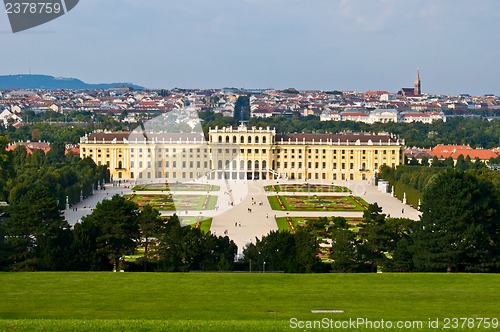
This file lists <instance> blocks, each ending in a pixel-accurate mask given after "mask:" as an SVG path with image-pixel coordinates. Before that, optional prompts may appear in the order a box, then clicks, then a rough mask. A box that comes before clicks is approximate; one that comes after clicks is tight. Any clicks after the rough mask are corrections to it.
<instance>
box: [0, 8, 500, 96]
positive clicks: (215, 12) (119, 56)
mask: <svg viewBox="0 0 500 332" xmlns="http://www.w3.org/2000/svg"><path fill="white" fill-rule="evenodd" d="M0 17H1V18H0V32H1V34H2V40H3V42H4V48H5V49H8V50H10V51H8V52H2V54H0V61H1V63H2V65H1V66H0V68H1V69H0V73H1V74H3V75H13V74H22V73H29V72H30V71H31V72H32V73H33V74H47V75H53V76H61V77H76V78H79V79H81V80H83V81H85V82H87V83H101V82H111V81H129V82H132V83H134V84H138V85H142V86H145V87H147V88H167V89H171V88H175V87H179V88H222V87H238V88H275V89H285V88H288V87H293V88H297V89H300V90H355V91H367V90H385V91H389V92H397V91H399V89H400V88H402V87H409V86H412V85H413V84H412V83H413V80H414V78H415V70H416V69H417V68H418V69H419V71H420V77H421V81H422V87H421V89H422V92H423V93H430V94H450V95H458V94H461V93H468V94H471V95H483V94H496V95H499V94H500V67H499V66H498V63H499V60H500V46H498V45H497V43H494V41H493V40H492V39H491V32H492V31H496V30H498V25H499V23H498V22H500V21H499V20H498V18H500V3H497V2H494V1H486V0H485V1H471V0H461V1H451V0H443V1H440V2H438V3H435V2H431V1H428V0H420V1H418V0H417V1H389V0H378V1H345V0H341V1H326V0H325V1H324V0H320V1H317V2H315V3H314V4H311V3H310V2H306V1H299V0H297V1H292V2H290V1H283V0H273V1H267V2H265V1H263V0H246V1H238V2H234V1H233V2H229V1H208V0H207V1H202V0H192V1H189V2H187V3H184V2H183V3H164V2H161V1H158V0H151V1H149V2H147V3H140V2H135V1H130V0H122V1H112V2H102V1H97V0H87V1H85V2H80V3H79V5H78V6H77V7H76V8H75V9H74V10H73V11H71V12H70V13H67V14H66V15H64V16H63V17H61V18H59V19H58V20H54V21H52V22H50V23H47V24H45V25H43V26H40V27H37V28H34V29H32V30H28V31H26V32H20V33H17V34H12V33H11V32H10V31H9V25H8V19H7V16H6V15H5V14H3V15H0Z"/></svg>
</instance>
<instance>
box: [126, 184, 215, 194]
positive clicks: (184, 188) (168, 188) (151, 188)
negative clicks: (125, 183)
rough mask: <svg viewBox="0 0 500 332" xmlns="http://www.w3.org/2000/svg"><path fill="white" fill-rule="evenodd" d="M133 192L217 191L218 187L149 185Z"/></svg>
mask: <svg viewBox="0 0 500 332" xmlns="http://www.w3.org/2000/svg"><path fill="white" fill-rule="evenodd" d="M132 190H134V191H207V192H209V191H219V190H220V186H216V185H212V184H202V183H183V182H174V183H149V184H140V185H136V186H135V187H133V188H132Z"/></svg>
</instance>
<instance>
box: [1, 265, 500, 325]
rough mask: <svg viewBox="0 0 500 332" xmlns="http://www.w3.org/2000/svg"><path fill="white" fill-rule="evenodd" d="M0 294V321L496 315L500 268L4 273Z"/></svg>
mask: <svg viewBox="0 0 500 332" xmlns="http://www.w3.org/2000/svg"><path fill="white" fill-rule="evenodd" d="M0 298H1V299H2V301H0V330H2V331H4V330H7V331H32V330H42V329H44V330H50V331H53V330H71V331H88V330H100V331H138V330H140V331H149V330H154V331H163V330H174V331H192V330H199V331H243V330H247V331H286V330H289V329H290V319H292V318H296V319H297V320H300V321H304V320H322V319H323V318H327V319H333V320H334V321H345V320H349V319H357V318H366V319H368V320H370V321H380V320H382V319H383V320H384V321H394V322H395V321H406V320H411V321H417V320H418V321H422V322H423V323H424V324H427V323H428V320H429V319H433V320H434V319H437V318H439V319H441V322H443V319H444V318H460V317H470V318H490V319H491V318H496V319H498V318H500V305H499V304H500V303H499V299H500V275H494V274H385V273H383V274H303V275H298V274H262V273H260V274H248V273H228V274H225V273H213V274H210V273H177V274H169V273H111V272H109V273H107V272H102V273H73V272H66V273H2V274H0ZM321 309H322V310H342V311H343V312H342V313H336V314H332V313H321V314H315V313H312V312H311V310H321ZM117 320H118V321H117ZM424 327H425V325H424ZM299 330H301V331H303V330H304V329H299ZM361 330H363V329H361ZM423 330H428V329H425V328H424V329H423ZM451 330H453V329H451ZM455 330H457V331H458V330H463V329H455ZM484 330H485V331H488V330H487V329H484ZM492 330H495V329H489V331H492Z"/></svg>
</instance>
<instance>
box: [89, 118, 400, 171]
mask: <svg viewBox="0 0 500 332" xmlns="http://www.w3.org/2000/svg"><path fill="white" fill-rule="evenodd" d="M403 151H404V140H402V139H398V138H397V137H395V136H394V135H390V134H387V133H379V134H374V133H342V134H276V131H275V130H274V129H270V128H269V127H268V128H266V129H263V128H255V127H252V128H247V127H246V126H244V125H241V126H239V127H237V128H218V127H216V128H214V129H212V128H211V129H209V132H208V134H207V135H205V134H194V133H190V134H179V133H147V132H136V131H134V132H96V133H93V134H91V135H87V136H85V137H82V138H81V139H80V157H82V158H85V157H90V158H92V160H93V161H94V162H95V163H96V164H97V165H107V166H108V168H109V170H110V173H111V177H112V178H113V179H114V180H117V179H126V180H135V179H137V180H141V179H143V180H153V179H163V180H165V179H168V180H171V181H179V180H188V179H197V178H207V179H234V180H237V179H238V180H244V179H280V178H285V179H309V180H369V179H371V178H372V177H373V176H374V174H375V173H376V172H377V171H378V169H379V167H380V166H382V165H388V166H391V167H395V166H397V165H400V164H402V163H403V158H404V152H403Z"/></svg>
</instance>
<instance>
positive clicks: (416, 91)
mask: <svg viewBox="0 0 500 332" xmlns="http://www.w3.org/2000/svg"><path fill="white" fill-rule="evenodd" d="M413 94H414V95H415V96H420V95H421V94H422V91H421V90H420V73H419V72H418V68H417V77H416V78H415V84H414V88H413Z"/></svg>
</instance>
